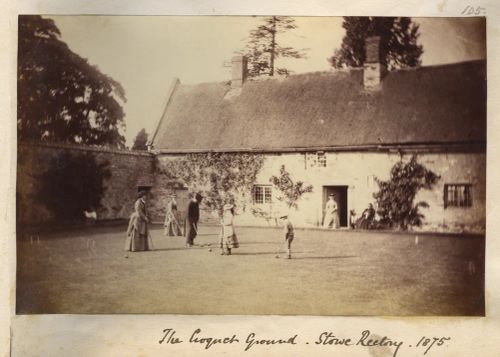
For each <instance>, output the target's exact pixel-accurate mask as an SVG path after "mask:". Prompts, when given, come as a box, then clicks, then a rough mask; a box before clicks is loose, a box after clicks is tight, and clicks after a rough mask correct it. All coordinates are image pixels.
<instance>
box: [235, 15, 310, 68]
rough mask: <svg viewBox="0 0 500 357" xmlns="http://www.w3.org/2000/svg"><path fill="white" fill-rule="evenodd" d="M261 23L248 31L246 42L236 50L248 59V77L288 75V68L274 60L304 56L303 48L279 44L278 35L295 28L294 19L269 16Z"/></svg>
mask: <svg viewBox="0 0 500 357" xmlns="http://www.w3.org/2000/svg"><path fill="white" fill-rule="evenodd" d="M262 21H263V23H262V24H261V25H259V26H258V27H257V28H255V29H253V30H252V31H250V35H249V38H248V43H247V45H246V46H245V48H244V49H243V50H242V51H240V52H238V53H239V54H242V55H245V56H246V57H247V59H248V73H247V75H248V77H249V78H252V77H259V76H274V75H275V74H278V75H288V74H290V73H291V72H290V70H288V69H286V68H282V67H277V66H276V60H277V59H278V58H280V57H282V58H306V55H305V49H302V50H296V49H294V48H292V47H286V46H281V45H280V44H279V43H278V35H279V34H282V33H285V32H287V31H289V30H293V29H296V28H297V25H296V24H295V20H294V19H292V18H290V17H286V16H269V17H264V18H263V19H262Z"/></svg>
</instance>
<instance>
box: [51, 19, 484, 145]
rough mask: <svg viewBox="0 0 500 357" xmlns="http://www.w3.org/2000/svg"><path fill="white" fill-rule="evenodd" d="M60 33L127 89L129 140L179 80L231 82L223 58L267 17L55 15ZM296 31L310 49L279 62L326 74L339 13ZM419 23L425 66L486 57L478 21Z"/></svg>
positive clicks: (337, 37) (283, 40)
mask: <svg viewBox="0 0 500 357" xmlns="http://www.w3.org/2000/svg"><path fill="white" fill-rule="evenodd" d="M50 18H52V19H53V20H54V21H55V23H56V25H57V26H58V27H59V29H60V30H61V38H62V40H63V41H65V42H66V43H67V44H68V45H69V47H70V48H71V49H72V50H73V51H74V52H76V53H78V54H79V55H80V56H82V57H84V58H87V59H88V61H89V63H90V64H92V65H96V66H97V67H98V68H99V69H100V70H101V71H102V72H104V73H106V74H107V75H109V76H111V77H113V78H114V79H115V80H117V81H118V82H120V83H121V84H122V86H123V87H124V88H125V92H126V97H127V102H126V103H124V105H123V108H124V112H125V118H124V120H125V124H126V132H124V133H123V134H124V135H125V138H126V139H127V145H128V146H131V145H132V143H133V139H134V138H135V136H136V135H137V133H138V132H139V130H141V129H142V128H145V129H146V131H147V132H148V133H149V134H150V135H151V134H152V133H153V132H154V130H155V128H156V125H157V123H158V121H159V119H160V116H161V114H162V113H163V110H164V107H165V104H166V101H167V97H166V96H167V92H168V89H169V87H170V84H171V83H172V81H173V80H174V79H175V78H179V80H180V81H181V83H185V84H194V83H203V82H220V81H225V80H229V79H230V77H231V76H230V69H229V68H227V67H224V65H223V64H224V63H225V62H227V61H228V60H230V59H231V57H232V56H233V55H234V52H235V51H237V50H240V49H242V48H243V47H244V46H245V43H246V42H245V40H246V39H247V38H248V34H249V32H250V30H252V29H253V28H255V27H256V26H257V25H258V24H259V23H260V22H261V21H262V20H261V19H260V18H259V17H247V16H50ZM295 19H296V24H297V28H296V29H295V30H292V31H289V32H288V33H286V34H282V35H280V37H278V41H279V43H280V44H281V45H284V46H292V47H294V48H297V49H307V51H306V53H307V58H305V59H286V60H281V62H278V63H277V65H278V66H284V67H286V68H288V69H291V70H292V71H293V72H294V73H303V72H314V71H327V70H330V69H331V67H330V64H329V63H328V61H327V58H328V57H330V56H331V55H332V54H333V51H334V49H335V48H338V47H339V46H340V44H341V42H342V37H343V36H344V29H343V28H342V18H341V17H296V18H295ZM413 21H415V22H416V23H418V24H419V25H420V37H419V43H420V44H422V45H423V48H424V53H423V55H422V65H424V66H428V65H436V64H444V63H454V62H461V61H466V60H473V59H481V58H485V57H486V48H485V46H486V45H485V33H484V29H483V27H482V26H481V20H480V19H479V20H478V19H477V18H470V17H469V18H414V19H413Z"/></svg>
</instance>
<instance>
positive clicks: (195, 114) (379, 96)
mask: <svg viewBox="0 0 500 357" xmlns="http://www.w3.org/2000/svg"><path fill="white" fill-rule="evenodd" d="M485 72H486V68H485V62H484V61H472V62H464V63H458V64H451V65H440V66H432V67H421V68H416V69H409V70H398V71H393V72H389V73H388V74H387V75H386V76H385V77H384V78H383V80H382V84H381V89H380V90H378V91H368V90H365V89H364V88H363V83H362V81H363V72H362V70H361V69H359V70H350V71H337V72H318V73H308V74H300V75H293V76H290V77H288V78H286V79H271V80H264V81H248V82H246V83H245V84H244V85H243V87H242V90H241V93H240V94H239V95H236V96H232V97H231V98H227V97H229V96H226V94H227V93H228V91H230V84H229V83H228V82H224V83H208V84H198V85H182V84H178V85H177V87H176V88H175V90H174V91H173V93H172V96H171V98H170V99H169V102H168V105H167V108H166V110H165V113H164V115H163V117H162V118H161V120H160V122H159V125H158V128H157V132H156V135H155V137H154V141H153V145H154V148H155V149H157V150H161V149H166V150H171V151H179V152H182V151H193V150H194V151H199V150H201V151H203V150H242V149H243V150H246V149H257V150H259V149H260V150H273V149H277V150H280V149H286V148H318V147H343V146H349V147H356V146H363V145H381V144H383V145H391V144H399V145H401V144H403V145H404V144H426V143H437V144H451V143H473V142H476V143H477V142H479V143H485V142H486V73H485ZM225 97H226V99H225Z"/></svg>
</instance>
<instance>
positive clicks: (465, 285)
mask: <svg viewBox="0 0 500 357" xmlns="http://www.w3.org/2000/svg"><path fill="white" fill-rule="evenodd" d="M125 230H126V227H125V226H121V225H120V226H113V227H90V228H84V229H79V230H73V231H67V230H66V231H60V232H57V233H41V234H40V235H39V236H40V238H39V240H37V239H34V240H33V241H31V240H30V239H19V240H18V243H17V251H18V253H17V254H18V256H17V259H18V260H17V312H18V313H28V314H29V313H72V314H75V313H76V314H80V313H81V314H111V313H121V314H125V313H163V314H211V315H213V314H238V315H244V314H257V315H261V314H266V315H267V314H273V315H385V316H389V315H392V316H403V315H483V314H484V237H478V236H460V235H457V236H451V235H438V234H435V235H432V234H419V235H418V239H417V238H416V235H417V234H416V233H404V234H403V233H384V232H368V231H362V232H360V231H323V230H296V239H295V241H294V242H293V246H292V259H290V260H288V259H284V258H285V254H283V238H282V231H281V230H279V229H275V228H243V227H240V228H239V227H236V232H237V234H238V238H239V241H240V244H241V246H240V248H239V249H234V251H233V255H231V256H221V255H220V254H219V253H220V251H219V248H218V233H219V228H218V227H215V226H201V227H200V228H199V236H198V238H197V239H196V240H195V243H196V244H197V246H195V247H193V248H184V238H183V237H164V236H163V232H162V230H161V227H159V226H156V227H153V228H152V230H151V233H152V239H153V243H154V247H155V250H153V251H148V252H137V253H129V254H128V258H127V257H126V256H127V255H126V252H125V251H124V249H123V248H124V239H125ZM278 248H281V253H280V257H279V258H277V257H276V256H277V250H278Z"/></svg>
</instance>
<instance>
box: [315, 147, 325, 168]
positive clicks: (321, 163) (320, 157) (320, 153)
mask: <svg viewBox="0 0 500 357" xmlns="http://www.w3.org/2000/svg"><path fill="white" fill-rule="evenodd" d="M316 157H317V159H316V162H317V163H318V167H326V154H325V153H324V152H323V151H318V152H317V153H316Z"/></svg>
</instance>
